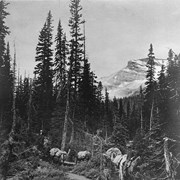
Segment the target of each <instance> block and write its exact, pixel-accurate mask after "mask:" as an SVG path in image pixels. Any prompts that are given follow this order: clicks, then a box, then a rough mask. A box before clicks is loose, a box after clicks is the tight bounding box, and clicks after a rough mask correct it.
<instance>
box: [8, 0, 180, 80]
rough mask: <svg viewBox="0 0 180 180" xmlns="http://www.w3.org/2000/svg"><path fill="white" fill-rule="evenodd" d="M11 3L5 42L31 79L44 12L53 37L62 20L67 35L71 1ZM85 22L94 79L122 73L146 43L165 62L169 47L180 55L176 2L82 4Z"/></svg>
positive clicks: (99, 0)
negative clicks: (7, 42)
mask: <svg viewBox="0 0 180 180" xmlns="http://www.w3.org/2000/svg"><path fill="white" fill-rule="evenodd" d="M6 2H9V3H10V4H9V5H8V8H7V11H8V12H9V13H10V15H9V16H8V17H7V18H6V25H7V26H8V27H9V28H10V31H11V34H10V35H9V36H8V37H7V39H6V40H7V41H9V42H10V45H11V53H13V44H14V42H15V45H16V56H17V64H18V67H19V68H20V72H21V73H24V72H25V71H26V73H27V74H30V75H31V74H32V73H33V69H34V67H35V65H36V63H35V56H36V51H35V49H36V46H37V43H38V36H39V33H40V30H41V29H42V27H43V24H44V23H45V20H46V17H47V14H48V11H49V10H51V12H52V15H53V26H54V35H55V34H56V33H57V24H58V21H59V19H61V22H62V26H63V28H64V32H66V34H67V35H68V34H69V27H68V20H69V17H70V12H69V4H70V0H6ZM81 5H82V7H83V10H82V14H83V19H85V20H86V50H87V56H88V57H89V61H90V63H91V69H92V70H93V71H94V72H95V74H96V75H97V76H98V77H102V76H108V75H110V74H112V73H115V72H116V71H118V70H120V69H122V68H123V67H125V66H126V65H127V62H128V61H129V60H132V59H138V58H145V57H147V54H148V49H149V45H150V43H152V44H153V47H154V53H155V56H156V57H157V58H167V54H168V50H169V49H170V48H172V49H173V50H174V51H175V52H176V53H179V52H180V9H179V8H180V1H179V0H81Z"/></svg>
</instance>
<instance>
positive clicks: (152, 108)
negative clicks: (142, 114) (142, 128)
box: [149, 100, 154, 131]
mask: <svg viewBox="0 0 180 180" xmlns="http://www.w3.org/2000/svg"><path fill="white" fill-rule="evenodd" d="M153 110H154V100H153V102H152V106H151V115H150V125H149V130H150V131H151V130H152V123H153Z"/></svg>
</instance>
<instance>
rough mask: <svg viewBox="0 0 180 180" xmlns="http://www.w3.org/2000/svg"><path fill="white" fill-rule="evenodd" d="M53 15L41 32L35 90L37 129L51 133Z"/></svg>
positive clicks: (37, 51) (37, 50) (49, 15)
mask: <svg viewBox="0 0 180 180" xmlns="http://www.w3.org/2000/svg"><path fill="white" fill-rule="evenodd" d="M52 30H53V27H52V15H51V11H49V13H48V16H47V19H46V22H45V24H44V26H43V28H42V30H41V32H40V35H39V42H38V45H37V48H36V62H37V65H36V67H35V71H34V73H35V74H36V81H35V90H36V101H37V102H36V103H37V111H38V115H37V119H38V120H37V121H38V122H37V127H36V130H37V131H39V130H40V129H43V130H44V131H45V132H48V131H49V127H50V117H51V112H52V108H53V107H52V97H53V69H52V68H53V57H52V56H53V50H52Z"/></svg>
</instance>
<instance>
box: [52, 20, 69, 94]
mask: <svg viewBox="0 0 180 180" xmlns="http://www.w3.org/2000/svg"><path fill="white" fill-rule="evenodd" d="M55 42H56V48H55V61H54V66H55V69H54V71H55V85H56V89H57V92H58V94H57V96H60V95H61V93H62V90H63V89H65V85H66V80H67V53H68V49H67V42H66V35H65V34H64V32H63V28H62V25H61V21H59V23H58V28H57V35H56V37H55Z"/></svg>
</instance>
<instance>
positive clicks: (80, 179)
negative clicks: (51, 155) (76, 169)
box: [67, 172, 90, 180]
mask: <svg viewBox="0 0 180 180" xmlns="http://www.w3.org/2000/svg"><path fill="white" fill-rule="evenodd" d="M67 176H68V178H70V179H71V180H90V179H88V178H86V177H84V176H80V175H77V174H73V173H70V172H68V173H67Z"/></svg>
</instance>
